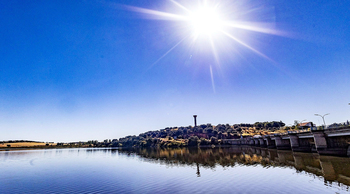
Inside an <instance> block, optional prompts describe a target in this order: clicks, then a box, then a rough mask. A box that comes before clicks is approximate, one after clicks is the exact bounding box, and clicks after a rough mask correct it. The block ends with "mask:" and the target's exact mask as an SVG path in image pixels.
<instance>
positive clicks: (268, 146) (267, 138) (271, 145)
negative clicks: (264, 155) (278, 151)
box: [264, 135, 276, 148]
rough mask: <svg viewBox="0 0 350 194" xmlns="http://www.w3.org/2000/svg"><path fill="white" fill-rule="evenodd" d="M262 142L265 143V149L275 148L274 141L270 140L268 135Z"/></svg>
mask: <svg viewBox="0 0 350 194" xmlns="http://www.w3.org/2000/svg"><path fill="white" fill-rule="evenodd" d="M264 140H265V142H266V146H267V148H276V144H275V141H273V140H271V137H270V136H269V135H266V136H265V138H264Z"/></svg>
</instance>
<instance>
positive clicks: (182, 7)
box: [170, 0, 192, 14]
mask: <svg viewBox="0 0 350 194" xmlns="http://www.w3.org/2000/svg"><path fill="white" fill-rule="evenodd" d="M170 2H172V3H174V4H175V5H176V6H178V7H180V8H181V9H183V10H185V11H186V12H187V13H190V14H191V13H192V11H190V10H189V9H187V8H186V7H185V6H183V5H181V4H180V3H178V2H176V1H174V0H170Z"/></svg>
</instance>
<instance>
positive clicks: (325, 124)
mask: <svg viewBox="0 0 350 194" xmlns="http://www.w3.org/2000/svg"><path fill="white" fill-rule="evenodd" d="M326 115H329V113H327V114H325V115H323V116H322V115H319V114H315V116H320V117H322V119H323V124H324V126H325V127H326V122H325V121H324V117H325V116H326Z"/></svg>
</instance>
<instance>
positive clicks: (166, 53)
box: [146, 37, 187, 71]
mask: <svg viewBox="0 0 350 194" xmlns="http://www.w3.org/2000/svg"><path fill="white" fill-rule="evenodd" d="M186 38H187V37H184V38H183V39H182V40H180V41H179V42H178V43H176V44H175V45H174V46H173V47H171V48H170V49H169V50H168V51H167V52H165V53H164V54H163V55H162V56H161V57H159V58H158V59H157V60H156V61H155V62H154V63H153V64H152V65H150V66H149V67H148V68H147V70H146V71H148V70H150V69H151V68H152V67H153V66H154V65H155V64H157V63H158V62H159V61H160V60H162V59H163V58H164V57H165V56H167V55H168V54H169V53H170V52H171V51H172V50H174V49H175V48H176V47H177V46H179V45H180V44H181V43H182V42H183V41H184V40H185V39H186Z"/></svg>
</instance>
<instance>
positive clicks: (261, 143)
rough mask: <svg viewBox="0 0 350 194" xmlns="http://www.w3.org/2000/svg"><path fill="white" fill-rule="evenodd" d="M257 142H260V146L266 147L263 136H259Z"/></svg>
mask: <svg viewBox="0 0 350 194" xmlns="http://www.w3.org/2000/svg"><path fill="white" fill-rule="evenodd" d="M259 144H260V147H264V148H265V147H266V144H265V141H264V139H263V138H259Z"/></svg>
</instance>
